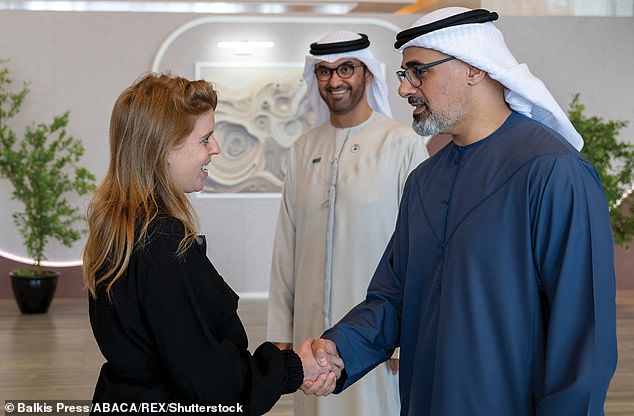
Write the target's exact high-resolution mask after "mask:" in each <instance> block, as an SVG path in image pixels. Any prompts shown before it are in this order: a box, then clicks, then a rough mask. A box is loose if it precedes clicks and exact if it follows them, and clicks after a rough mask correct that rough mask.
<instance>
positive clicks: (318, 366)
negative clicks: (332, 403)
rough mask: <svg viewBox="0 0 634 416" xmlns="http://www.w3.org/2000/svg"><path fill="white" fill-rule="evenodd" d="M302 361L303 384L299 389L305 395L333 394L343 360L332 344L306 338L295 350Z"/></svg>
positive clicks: (319, 339) (323, 340)
mask: <svg viewBox="0 0 634 416" xmlns="http://www.w3.org/2000/svg"><path fill="white" fill-rule="evenodd" d="M295 352H296V353H297V355H299V358H300V359H301V360H302V367H303V368H304V383H303V384H302V386H301V387H300V388H301V390H302V391H303V392H304V393H305V394H307V395H310V394H314V395H315V396H327V395H329V394H330V393H332V392H333V390H334V389H335V386H336V385H337V379H338V378H339V377H340V376H341V370H343V360H342V359H341V357H340V356H339V353H338V352H337V346H336V345H335V343H334V342H332V341H330V340H328V339H322V338H318V339H316V338H307V339H305V340H304V341H302V343H301V344H299V347H298V348H297V349H296V350H295Z"/></svg>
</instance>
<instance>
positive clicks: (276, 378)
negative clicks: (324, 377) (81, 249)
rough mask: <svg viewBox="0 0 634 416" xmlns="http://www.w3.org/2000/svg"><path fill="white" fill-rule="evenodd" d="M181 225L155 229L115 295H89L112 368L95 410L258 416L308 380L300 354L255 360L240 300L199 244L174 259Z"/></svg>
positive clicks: (262, 351)
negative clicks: (141, 406) (147, 408)
mask: <svg viewBox="0 0 634 416" xmlns="http://www.w3.org/2000/svg"><path fill="white" fill-rule="evenodd" d="M183 235H184V228H183V225H182V223H180V221H177V220H175V219H167V220H163V221H161V222H159V223H157V224H155V225H154V227H152V231H151V233H150V236H149V240H148V243H147V244H146V245H145V246H144V247H141V248H138V249H136V250H135V251H134V253H133V255H132V258H131V260H130V263H129V265H128V268H127V270H126V272H125V274H124V275H123V276H122V277H121V278H120V279H119V280H118V281H117V282H116V283H115V284H114V285H113V287H112V290H111V292H110V298H109V297H108V295H107V294H106V293H105V288H104V287H103V286H100V287H99V288H98V291H97V292H98V293H97V297H96V299H93V298H92V296H89V306H90V323H91V325H92V330H93V333H94V335H95V339H96V340H97V343H98V345H99V348H100V349H101V352H102V354H103V355H104V357H105V358H106V360H107V362H106V363H105V364H104V365H103V367H102V369H101V372H100V374H99V379H98V381H97V386H96V388H95V393H94V397H93V402H94V403H151V402H162V403H179V404H204V405H226V406H236V408H240V407H241V408H242V410H243V412H242V413H241V414H247V415H248V414H254V415H260V414H263V413H265V412H267V411H268V410H270V408H271V407H272V406H273V405H274V404H275V402H276V401H277V400H279V398H280V396H281V395H282V394H286V393H292V392H294V391H296V390H297V389H298V388H299V386H300V385H301V383H302V379H303V371H302V366H301V361H300V359H299V357H298V356H297V355H296V354H295V353H294V352H293V351H292V350H286V351H280V350H279V349H278V348H277V347H276V346H274V345H273V344H271V343H268V342H265V343H264V344H262V345H260V346H259V347H258V348H257V350H256V351H255V353H254V354H253V355H251V354H250V352H249V351H248V350H247V347H248V340H247V335H246V332H245V330H244V327H243V325H242V322H241V321H240V318H239V317H238V315H237V312H236V311H237V307H238V299H239V298H238V296H237V295H236V293H235V292H234V291H233V290H231V288H230V287H229V286H228V285H227V283H225V281H224V280H223V279H222V277H221V276H220V275H219V274H218V272H217V271H216V269H215V268H214V266H213V265H212V264H211V262H210V261H209V259H208V258H207V256H206V243H205V240H204V237H199V239H198V242H197V243H196V244H193V245H192V246H191V247H190V248H189V249H188V250H187V251H186V253H185V254H184V256H183V257H181V258H178V257H177V256H176V254H175V253H176V251H177V248H178V244H179V242H180V240H181V239H182V238H183Z"/></svg>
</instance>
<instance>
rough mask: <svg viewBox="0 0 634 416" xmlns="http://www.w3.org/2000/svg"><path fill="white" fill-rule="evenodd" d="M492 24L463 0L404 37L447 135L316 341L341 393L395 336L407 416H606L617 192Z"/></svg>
mask: <svg viewBox="0 0 634 416" xmlns="http://www.w3.org/2000/svg"><path fill="white" fill-rule="evenodd" d="M495 19H497V14H496V13H491V12H488V11H486V10H469V9H464V8H456V7H452V8H446V9H441V10H438V11H436V12H433V13H430V14H428V15H426V16H424V17H423V18H421V19H419V20H418V21H417V22H416V23H414V26H413V27H412V28H410V29H407V30H404V31H403V32H401V33H399V34H398V36H397V42H396V45H395V47H396V48H397V49H399V50H400V51H401V53H402V54H403V59H402V68H403V70H402V71H398V73H397V75H398V77H399V79H400V81H401V84H400V87H399V94H400V95H401V96H402V97H405V98H407V99H408V101H409V103H410V104H411V105H412V106H414V107H415V108H414V112H413V116H414V122H413V126H414V129H415V130H416V131H417V132H418V133H420V134H422V135H433V134H438V133H447V134H450V135H451V136H452V141H451V142H450V143H449V144H448V145H447V146H446V147H445V148H444V149H442V150H441V151H440V152H438V153H437V154H436V155H434V156H433V157H431V158H430V159H428V160H427V161H425V162H423V163H422V164H421V165H420V166H419V167H418V168H417V169H416V170H414V171H413V172H412V174H411V175H410V176H409V179H408V181H407V184H406V185H405V190H404V194H403V198H402V200H401V206H400V212H399V217H398V222H397V224H396V229H395V231H394V234H393V236H392V238H391V240H390V242H389V244H388V246H387V248H386V250H385V253H384V254H383V257H382V259H381V261H380V263H379V265H378V267H377V269H376V272H375V274H374V277H373V279H372V281H371V283H370V286H369V288H368V292H367V297H366V299H365V301H363V302H362V303H360V304H359V305H357V306H356V307H355V308H354V309H353V310H352V311H350V312H349V313H348V314H347V315H346V316H345V317H344V318H343V319H342V320H341V321H340V322H339V323H338V324H336V325H335V326H334V327H333V328H331V329H329V330H328V331H326V332H325V333H324V335H323V336H322V338H324V339H319V340H315V341H314V343H313V351H314V353H315V355H316V356H317V357H318V359H322V358H323V357H322V354H323V353H324V352H325V351H330V352H334V351H335V347H336V350H337V351H338V352H339V354H340V355H341V357H342V358H343V360H344V363H345V371H344V372H343V373H342V377H341V378H340V379H339V381H338V385H337V389H336V390H335V392H340V391H341V390H343V389H345V388H346V387H348V386H349V385H351V384H352V383H354V382H355V381H356V380H358V379H359V378H360V377H362V376H363V375H364V374H365V373H366V372H368V371H369V370H370V369H371V368H373V367H374V366H376V365H377V364H378V363H381V362H384V361H385V360H386V359H388V358H389V357H390V355H391V353H392V350H393V349H394V348H395V347H398V346H400V347H401V356H400V358H401V370H400V386H401V391H400V394H401V406H402V409H401V414H402V415H417V416H418V415H437V416H454V415H486V416H494V415H500V416H523V415H552V416H564V415H565V416H568V415H602V414H603V405H604V401H605V396H606V392H607V389H608V386H609V383H610V379H611V377H612V375H613V373H614V370H615V367H616V360H617V350H616V328H615V326H616V318H615V309H616V307H615V276H614V257H613V240H612V233H611V228H610V222H609V214H608V207H607V202H606V197H605V194H604V192H603V190H602V187H601V183H600V180H599V177H598V176H597V174H596V172H595V170H594V168H593V167H592V165H591V164H590V163H588V161H586V160H585V159H584V158H583V157H582V156H581V155H580V154H579V152H578V150H577V149H580V148H581V146H582V145H583V142H582V140H581V137H580V136H579V134H578V133H577V132H576V131H575V130H574V128H573V127H572V125H571V124H570V122H569V121H568V119H567V118H566V116H565V114H564V112H563V111H562V110H561V108H560V107H559V106H558V105H557V103H556V102H555V100H554V98H553V97H552V96H551V95H550V93H549V92H548V90H547V89H546V87H545V86H544V85H543V83H542V82H541V81H540V80H539V79H537V78H536V77H534V76H533V75H532V74H531V73H530V72H529V71H528V68H527V67H526V65H523V64H522V65H519V64H518V63H517V61H516V60H515V58H513V56H512V54H511V53H510V52H509V50H508V48H507V47H506V45H505V43H504V39H503V37H502V34H501V33H500V32H499V31H498V29H497V28H496V27H495V26H494V25H493V23H492V21H493V20H495ZM333 342H334V343H333ZM342 394H345V391H344V392H343V393H342Z"/></svg>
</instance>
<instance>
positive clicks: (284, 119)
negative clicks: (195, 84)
mask: <svg viewBox="0 0 634 416" xmlns="http://www.w3.org/2000/svg"><path fill="white" fill-rule="evenodd" d="M205 25H210V26H209V27H207V29H208V32H209V39H208V43H207V44H206V45H205V47H204V48H202V49H203V54H204V55H205V56H202V57H195V56H192V57H190V59H193V60H194V62H192V63H193V65H192V66H194V67H195V73H194V77H195V78H197V79H198V78H202V79H207V80H209V81H211V82H213V83H214V86H215V87H216V89H217V90H218V92H219V94H218V107H217V109H216V129H215V132H214V136H215V138H216V139H217V140H218V142H219V143H220V147H221V148H222V153H221V154H220V155H218V156H215V157H214V158H213V159H212V163H211V165H210V167H209V177H208V178H207V180H206V183H205V189H204V191H203V193H201V194H198V195H199V196H209V194H218V193H220V194H222V193H225V194H240V193H242V194H245V193H246V194H249V193H253V194H254V195H253V196H254V197H260V196H264V195H270V194H276V193H279V192H280V191H281V189H282V183H283V180H284V175H285V171H286V163H287V162H286V158H287V155H288V150H289V148H290V146H291V145H292V143H293V142H294V141H295V140H296V139H297V138H298V137H300V136H301V135H302V134H303V133H304V132H305V131H307V130H308V129H309V128H310V127H311V125H312V117H313V112H312V109H311V108H310V106H309V105H308V102H307V99H306V87H305V82H304V80H303V78H302V72H303V65H304V62H303V59H304V56H305V55H306V52H307V49H308V45H309V44H310V43H311V42H314V41H315V40H316V39H318V38H320V37H321V36H323V34H325V33H326V32H327V31H329V30H327V29H324V25H337V26H336V28H346V29H348V30H357V29H355V27H359V26H361V25H372V26H374V27H377V28H381V29H382V30H385V29H387V30H388V31H389V33H390V36H389V38H390V42H391V41H392V39H393V36H392V35H393V34H395V33H397V32H398V31H399V30H400V29H399V28H398V27H397V26H395V25H393V24H391V23H388V22H385V21H383V20H378V19H368V18H332V17H312V18H305V17H282V16H261V17H254V16H209V17H203V18H199V19H195V20H193V21H191V22H188V23H187V24H185V25H183V26H181V27H180V28H178V29H177V30H176V31H174V33H172V34H171V35H170V36H169V37H168V38H167V39H166V40H165V42H163V44H162V45H161V47H160V48H159V50H158V52H157V54H156V57H155V59H154V62H153V64H152V70H153V71H160V70H162V69H164V68H162V65H163V63H164V59H165V56H166V54H168V53H169V51H170V48H174V47H175V46H174V45H175V44H176V43H178V42H179V41H182V39H183V37H186V36H188V35H191V33H192V31H194V30H196V29H199V30H200V29H201V27H203V26H205ZM219 25H228V26H232V27H237V25H239V26H240V27H241V28H243V30H241V31H240V34H235V33H233V34H232V33H231V31H227V30H225V31H223V30H222V29H220V28H219ZM257 25H261V26H262V27H263V28H265V30H264V31H263V32H262V33H257V30H256V31H254V32H253V33H245V30H247V28H250V29H251V30H253V28H254V27H256V26H257ZM285 25H286V26H288V27H289V32H292V31H293V28H299V29H297V32H298V33H297V34H298V36H292V35H290V36H289V34H288V33H287V34H285V36H278V38H277V39H276V40H275V44H276V45H277V46H276V47H277V48H278V49H277V51H282V53H284V52H286V51H288V49H289V48H290V47H295V48H296V50H297V53H295V54H294V55H293V58H292V60H290V61H289V60H288V59H286V60H284V59H279V58H280V57H279V56H277V57H276V56H275V54H274V52H275V51H273V53H269V55H268V56H267V57H266V58H268V59H263V58H262V57H260V56H251V57H246V58H245V57H244V56H236V55H232V54H229V53H228V52H227V51H222V50H220V49H214V47H215V45H216V42H217V41H245V40H251V41H264V40H266V41H269V39H268V37H275V34H274V32H275V30H277V29H278V28H280V27H283V26H285ZM309 25H311V26H309ZM311 28H312V29H311ZM336 28H333V29H330V30H337V29H336ZM214 30H215V31H216V32H223V33H222V34H221V35H217V34H216V32H214ZM253 36H255V37H256V38H252V37H253ZM262 36H264V37H266V39H262V38H261V37H262ZM302 36H303V37H305V38H306V39H305V40H304V39H301V37H302ZM250 37H251V38H250ZM192 38H194V37H193V35H192ZM245 38H246V39H245ZM280 42H281V43H280ZM191 43H192V42H189V43H188V42H184V41H183V45H184V44H189V45H191ZM178 50H179V51H181V50H182V48H181V49H178ZM210 57H211V58H213V59H210ZM276 58H277V59H276ZM382 67H384V66H382ZM258 194H259V195H258ZM217 196H220V195H217Z"/></svg>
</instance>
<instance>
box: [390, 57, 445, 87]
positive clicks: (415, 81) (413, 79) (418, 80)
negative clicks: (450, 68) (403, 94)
mask: <svg viewBox="0 0 634 416" xmlns="http://www.w3.org/2000/svg"><path fill="white" fill-rule="evenodd" d="M453 59H456V58H455V57H454V56H450V57H449V58H445V59H441V60H440V61H434V62H430V63H428V64H420V65H415V66H411V67H409V68H407V69H405V70H403V71H396V77H397V78H398V83H399V84H400V83H402V82H403V79H407V82H409V83H410V84H411V85H412V87H414V88H418V87H420V86H421V85H423V72H424V71H425V70H427V69H429V68H431V67H432V66H436V65H440V64H442V63H444V62H449V61H451V60H453Z"/></svg>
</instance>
